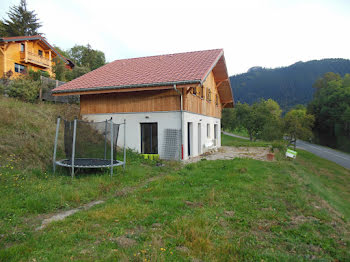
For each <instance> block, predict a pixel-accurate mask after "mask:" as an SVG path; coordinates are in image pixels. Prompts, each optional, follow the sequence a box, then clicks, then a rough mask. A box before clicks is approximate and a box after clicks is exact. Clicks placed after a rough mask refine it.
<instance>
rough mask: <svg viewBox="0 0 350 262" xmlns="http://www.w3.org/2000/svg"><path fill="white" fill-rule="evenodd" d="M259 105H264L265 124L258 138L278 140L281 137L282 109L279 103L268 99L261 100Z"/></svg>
mask: <svg viewBox="0 0 350 262" xmlns="http://www.w3.org/2000/svg"><path fill="white" fill-rule="evenodd" d="M260 107H266V108H264V109H260V110H263V112H264V113H265V114H266V118H265V124H264V127H263V130H262V131H261V134H260V136H259V138H261V139H263V140H266V141H273V140H280V139H282V138H283V124H282V119H281V114H282V109H281V107H280V106H279V104H278V103H277V102H276V101H274V100H272V99H268V100H267V101H264V100H262V101H261V106H260Z"/></svg>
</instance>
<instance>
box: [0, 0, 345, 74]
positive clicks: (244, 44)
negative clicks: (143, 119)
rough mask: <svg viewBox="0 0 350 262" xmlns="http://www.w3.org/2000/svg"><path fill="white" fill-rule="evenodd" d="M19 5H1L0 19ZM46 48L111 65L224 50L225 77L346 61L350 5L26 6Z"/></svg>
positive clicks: (82, 1)
mask: <svg viewBox="0 0 350 262" xmlns="http://www.w3.org/2000/svg"><path fill="white" fill-rule="evenodd" d="M19 2H20V0H5V1H4V0H2V1H1V2H0V17H1V18H5V17H6V12H7V11H8V10H9V7H10V6H13V5H18V4H19ZM27 4H28V9H29V10H35V12H36V14H37V15H38V18H39V19H40V21H41V22H42V24H43V27H42V28H41V29H40V31H41V32H42V33H44V34H45V37H46V38H47V40H48V41H49V43H50V44H52V45H56V46H59V47H60V48H63V49H69V48H71V47H73V46H74V45H76V44H78V45H86V44H88V43H89V44H90V45H91V46H92V48H94V49H98V50H101V51H103V52H104V53H105V55H106V59H107V61H108V62H111V61H114V60H116V59H124V58H133V57H140V56H150V55H159V54H170V53H178V52H188V51H197V50H206V49H216V48H223V49H224V52H225V59H226V64H227V69H228V73H229V75H234V74H239V73H244V72H246V71H247V70H248V69H249V68H251V67H253V66H262V67H267V68H275V67H281V66H288V65H291V64H293V63H295V62H298V61H308V60H314V59H322V58H347V59H350V34H349V28H350V0H327V1H326V0H315V1H314V0H300V1H299V0H241V1H236V0H231V1H229V0H228V1H223V0H211V1H207V0H200V1H194V0H176V1H166V0H147V1H145V0H143V1H142V0H140V1H135V0H127V1H125V0H124V1H120V0H98V1H96V0H93V1H90V0H45V1H44V0H27Z"/></svg>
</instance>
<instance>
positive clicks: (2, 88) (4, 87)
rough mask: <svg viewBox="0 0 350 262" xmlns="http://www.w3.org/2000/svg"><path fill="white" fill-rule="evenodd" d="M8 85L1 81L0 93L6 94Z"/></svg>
mask: <svg viewBox="0 0 350 262" xmlns="http://www.w3.org/2000/svg"><path fill="white" fill-rule="evenodd" d="M5 90H6V86H5V85H3V84H1V83H0V95H3V94H5Z"/></svg>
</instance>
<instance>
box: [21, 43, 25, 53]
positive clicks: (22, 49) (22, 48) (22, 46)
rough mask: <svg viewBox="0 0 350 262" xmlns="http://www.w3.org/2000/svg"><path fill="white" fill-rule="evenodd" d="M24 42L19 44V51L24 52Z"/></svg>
mask: <svg viewBox="0 0 350 262" xmlns="http://www.w3.org/2000/svg"><path fill="white" fill-rule="evenodd" d="M24 47H25V46H24V44H21V52H24Z"/></svg>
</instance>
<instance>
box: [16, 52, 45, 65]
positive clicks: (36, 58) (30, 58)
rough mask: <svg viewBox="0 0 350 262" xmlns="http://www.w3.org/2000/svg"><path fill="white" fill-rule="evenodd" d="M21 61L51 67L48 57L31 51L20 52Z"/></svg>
mask: <svg viewBox="0 0 350 262" xmlns="http://www.w3.org/2000/svg"><path fill="white" fill-rule="evenodd" d="M21 61H22V62H24V63H31V64H34V65H37V66H40V67H44V68H50V67H51V61H50V59H47V58H45V57H43V56H40V55H37V54H34V53H32V52H27V53H26V52H21Z"/></svg>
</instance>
